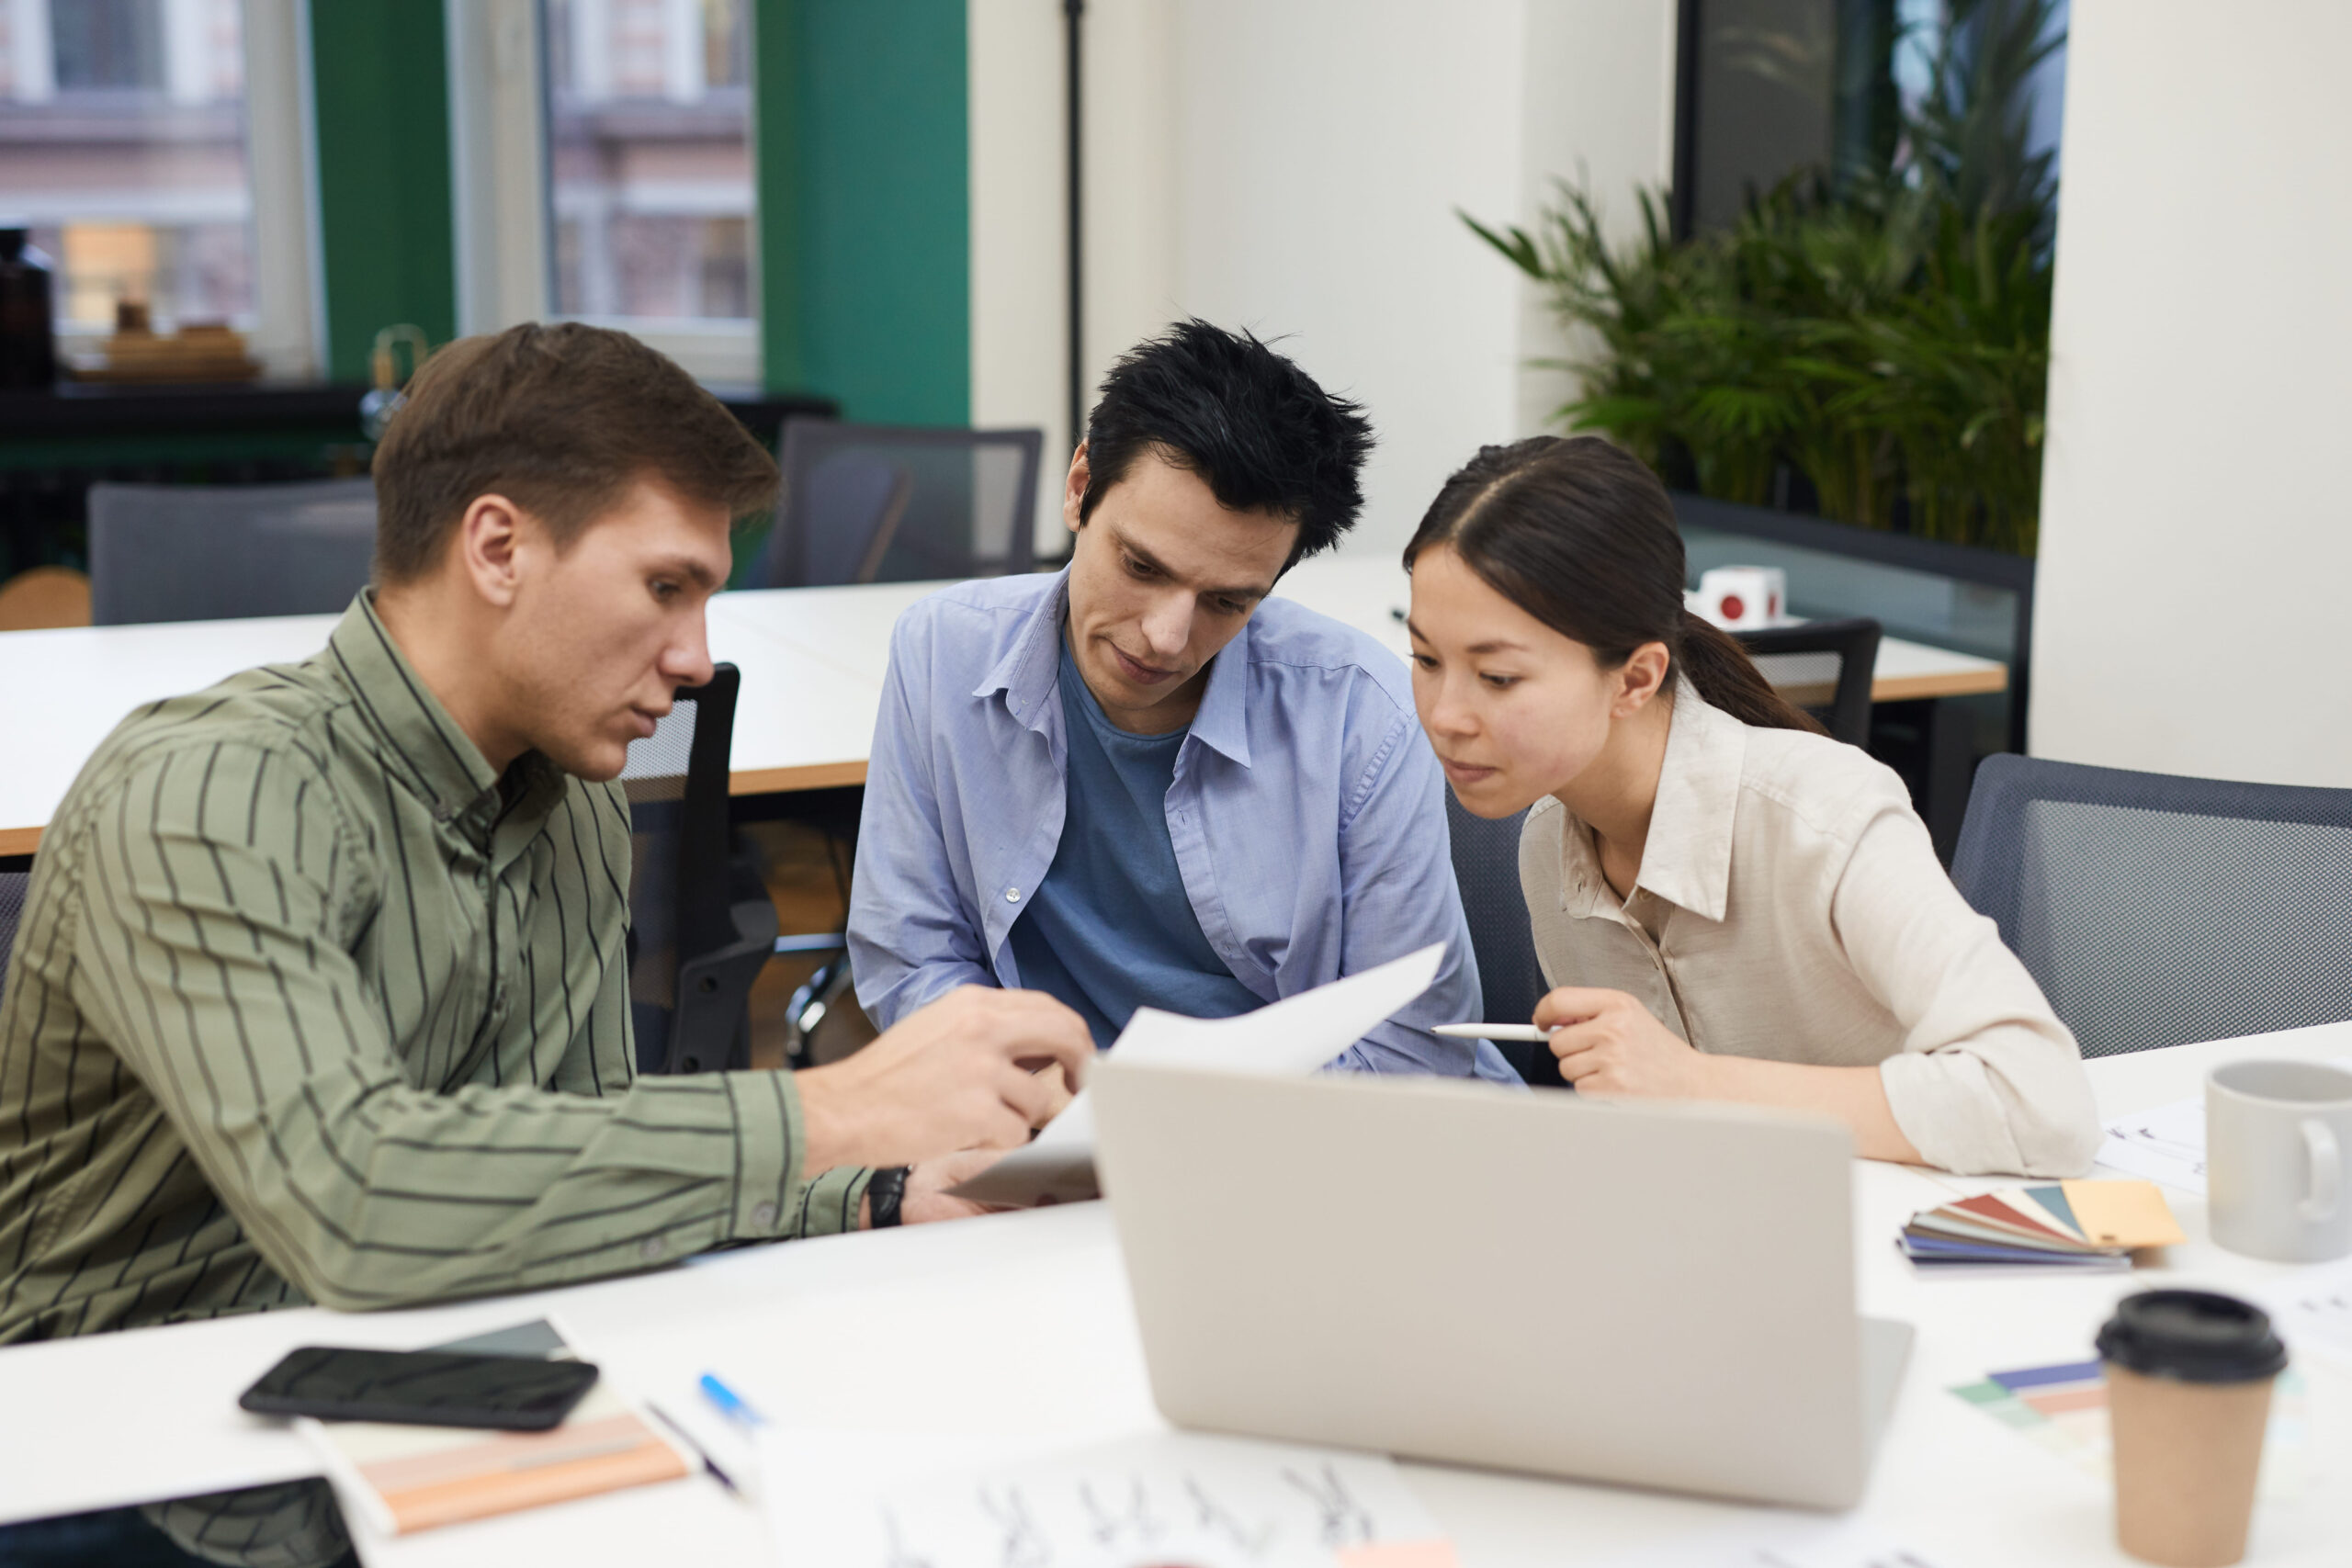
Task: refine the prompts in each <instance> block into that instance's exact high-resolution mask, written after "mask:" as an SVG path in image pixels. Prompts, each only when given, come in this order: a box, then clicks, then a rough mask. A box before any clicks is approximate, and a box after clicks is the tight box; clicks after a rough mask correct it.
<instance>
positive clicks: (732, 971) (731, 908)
mask: <svg viewBox="0 0 2352 1568" xmlns="http://www.w3.org/2000/svg"><path fill="white" fill-rule="evenodd" d="M740 682H741V676H740V675H739V674H738V672H737V671H736V669H735V666H733V665H732V664H721V665H719V666H718V668H717V669H716V670H715V671H713V672H712V675H711V679H710V682H709V683H708V684H707V685H702V686H688V687H685V688H684V689H682V690H681V691H679V693H678V694H677V697H676V702H675V705H674V706H673V707H672V708H671V710H670V712H669V714H668V716H666V717H664V718H663V719H662V722H661V723H660V725H659V726H657V727H656V728H655V729H654V731H653V733H652V735H651V736H650V737H648V738H647V739H643V740H639V741H636V742H633V743H632V744H631V745H630V747H629V749H628V764H627V765H626V766H625V767H623V769H622V770H621V787H622V788H623V789H624V790H626V791H627V792H628V809H629V893H628V908H629V987H628V994H629V1019H630V1023H631V1025H632V1027H633V1029H634V1031H635V1033H636V1036H637V1065H638V1070H639V1071H640V1072H647V1073H694V1072H705V1071H714V1070H717V1069H719V1068H724V1067H742V1066H749V1065H750V1062H751V1025H750V1007H749V1003H750V998H751V994H752V980H753V979H755V978H756V977H757V976H758V975H759V972H760V966H761V965H762V964H765V963H766V962H767V960H768V958H769V957H770V955H772V954H773V953H775V905H774V904H772V903H770V902H769V900H768V897H767V893H766V891H765V889H763V888H762V887H760V886H758V885H757V882H756V880H754V882H753V884H752V886H751V887H750V888H748V889H747V888H745V887H744V886H741V879H740V878H739V877H738V876H737V875H736V874H735V871H734V867H733V865H732V863H731V860H730V856H729V831H728V821H727V780H728V769H729V752H730V750H732V747H733V742H734V735H735V696H736V691H737V688H738V686H739V684H740Z"/></svg>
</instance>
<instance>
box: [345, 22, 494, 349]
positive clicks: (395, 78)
mask: <svg viewBox="0 0 2352 1568" xmlns="http://www.w3.org/2000/svg"><path fill="white" fill-rule="evenodd" d="M310 11H311V73H312V75H311V82H312V92H313V98H314V102H315V104H316V106H317V111H316V112H317V122H318V141H319V145H318V171H319V248H320V251H321V253H322V255H321V262H322V268H323V271H324V273H325V277H326V297H327V298H326V324H327V374H328V376H329V377H330V378H333V379H334V380H337V381H364V380H366V379H368V351H369V349H370V348H371V347H372V346H373V345H374V344H375V341H376V333H377V332H378V330H379V329H380V328H383V327H387V326H390V325H391V324H392V323H393V322H395V321H413V322H415V323H416V324H417V325H418V326H420V327H423V328H424V332H425V335H426V336H427V337H429V338H431V339H432V340H433V341H434V343H435V344H443V343H447V342H448V341H449V339H451V338H453V337H455V336H456V335H457V333H458V276H457V261H456V249H455V245H456V231H455V228H454V225H455V222H456V218H455V215H454V209H453V208H452V205H451V199H450V197H451V191H450V180H449V90H448V57H447V51H446V45H445V41H444V36H443V30H442V6H441V4H440V0H311V6H310Z"/></svg>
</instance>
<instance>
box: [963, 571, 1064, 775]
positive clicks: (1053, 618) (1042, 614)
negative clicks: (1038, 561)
mask: <svg viewBox="0 0 2352 1568" xmlns="http://www.w3.org/2000/svg"><path fill="white" fill-rule="evenodd" d="M1068 604H1069V568H1068V567H1064V568H1062V570H1060V571H1059V572H1057V573H1056V574H1055V577H1054V586H1053V588H1052V590H1051V591H1050V592H1047V593H1046V596H1045V597H1044V598H1043V599H1041V600H1039V601H1038V603H1037V607H1036V608H1035V609H1034V610H1032V611H1030V612H1029V619H1028V620H1027V621H1026V622H1024V623H1023V626H1022V627H1021V633H1020V635H1019V636H1018V637H1014V638H1013V639H1012V647H1011V648H1009V649H1005V652H1004V657H1003V658H1001V659H1000V660H997V661H996V667H995V668H994V669H992V670H990V671H989V672H988V674H987V675H986V676H985V677H984V678H983V679H982V680H981V682H980V683H979V684H978V685H977V686H975V687H973V688H972V695H974V696H976V697H988V696H991V695H993V694H996V693H998V692H1002V693H1003V694H1004V702H1005V706H1007V707H1009V708H1011V709H1012V716H1013V717H1015V718H1017V719H1019V720H1020V721H1021V722H1022V723H1023V725H1025V726H1027V727H1028V728H1031V729H1034V730H1036V731H1038V732H1039V733H1041V734H1042V733H1043V732H1044V731H1045V728H1046V710H1047V709H1048V708H1050V707H1051V706H1053V705H1052V704H1051V703H1050V702H1048V701H1047V700H1046V699H1047V698H1048V697H1050V696H1051V695H1052V694H1053V692H1054V682H1055V680H1056V678H1057V677H1058V676H1059V674H1060V673H1061V658H1062V653H1061V642H1062V612H1063V609H1064V607H1065V606H1067V605H1068Z"/></svg>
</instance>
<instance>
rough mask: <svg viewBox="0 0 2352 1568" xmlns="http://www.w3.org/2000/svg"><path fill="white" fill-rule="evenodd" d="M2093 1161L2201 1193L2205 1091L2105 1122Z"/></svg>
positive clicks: (2203, 1175)
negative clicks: (2152, 1109) (2189, 1098)
mask: <svg viewBox="0 0 2352 1568" xmlns="http://www.w3.org/2000/svg"><path fill="white" fill-rule="evenodd" d="M2098 1163H2099V1164H2101V1165H2103V1166H2107V1167H2109V1168H2112V1169H2115V1170H2120V1171H2124V1172H2127V1173H2129V1174H2131V1175H2132V1176H2140V1177H2145V1178H2146V1179H2148V1180H2150V1181H2154V1182H2159V1183H2161V1184H2163V1185H2164V1186H2166V1187H2175V1188H2178V1189H2179V1190H2181V1191H2183V1192H2194V1193H2196V1194H2197V1195H2198V1196H2199V1197H2200V1198H2201V1197H2203V1196H2204V1195H2205V1097H2204V1096H2203V1095H2201V1094H2200V1095H2199V1096H2198V1097H2197V1098H2195V1099H2194V1100H2174V1101H2173V1102H2172V1103H2171V1104H2170V1105H2159V1106H2157V1107H2156V1108H2155V1109H2154V1111H2141V1112H2140V1113H2139V1114H2138V1115H2136V1116H2119V1117H2117V1118H2116V1119H2115V1120H2114V1121H2112V1122H2109V1123H2108V1124H2107V1137H2106V1139H2105V1141H2104V1142H2102V1143H2101V1144H2100V1145H2099V1149H2098Z"/></svg>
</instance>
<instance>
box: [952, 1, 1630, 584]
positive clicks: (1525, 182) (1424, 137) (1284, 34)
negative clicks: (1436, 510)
mask: <svg viewBox="0 0 2352 1568" xmlns="http://www.w3.org/2000/svg"><path fill="white" fill-rule="evenodd" d="M1673 14H1674V6H1673V4H1672V0H1456V3H1454V4H1451V5H1448V6H1430V5H1428V4H1426V3H1424V0H1093V3H1092V4H1090V5H1089V6H1088V7H1087V23H1086V26H1087V103H1086V122H1087V124H1086V131H1087V158H1088V164H1087V190H1086V197H1087V249H1088V260H1087V266H1088V279H1087V291H1086V293H1087V299H1086V312H1087V321H1086V338H1087V343H1086V349H1087V355H1086V357H1087V360H1088V362H1089V364H1090V365H1091V366H1092V367H1094V368H1093V371H1092V377H1093V378H1099V377H1100V375H1101V372H1102V369H1103V367H1106V366H1107V365H1108V364H1109V362H1110V360H1111V359H1112V357H1113V356H1114V355H1116V354H1117V353H1118V352H1119V351H1120V350H1122V349H1124V348H1125V347H1126V346H1127V345H1128V344H1132V343H1134V342H1135V341H1136V339H1137V338H1139V337H1141V336H1143V335H1145V334H1146V333H1150V332H1153V331H1156V330H1157V329H1158V328H1159V327H1160V326H1161V325H1163V324H1164V323H1166V322H1167V321H1169V320H1170V319H1171V318H1172V317H1175V316H1177V315H1181V314H1198V315H1201V316H1204V317H1206V318H1208V319H1209V320H1211V321H1217V322H1219V323H1221V324H1225V325H1231V326H1248V327H1250V328H1251V329H1252V330H1254V331H1256V332H1258V333H1261V335H1263V336H1266V337H1269V338H1280V339H1282V340H1283V341H1282V344H1281V346H1282V348H1283V352H1285V353H1287V354H1289V355H1292V356H1293V357H1295V358H1296V359H1297V360H1298V361H1299V363H1300V364H1301V365H1303V366H1304V367H1306V369H1307V370H1308V371H1309V372H1310V373H1311V374H1313V375H1314V376H1315V377H1316V378H1317V379H1318V380H1320V381H1321V382H1322V383H1323V384H1324V385H1325V386H1326V387H1327V388H1329V389H1332V390H1334V391H1338V392H1342V393H1345V394H1347V395H1349V396H1352V397H1355V398H1358V399H1361V400H1363V401H1364V402H1365V403H1366V404H1367V405H1368V406H1369V408H1370V411H1371V413H1372V417H1373V420H1374V424H1375V425H1376V426H1377V428H1378V429H1379V431H1380V434H1381V442H1380V446H1379V447H1378V448H1377V450H1376V454H1375V456H1374V459H1373V461H1372V463H1371V465H1370V467H1369V468H1368V470H1367V473H1366V476H1365V493H1366V506H1365V510H1364V515H1363V522H1362V523H1361V524H1360V525H1358V528H1357V530H1356V533H1355V534H1354V536H1352V537H1351V542H1350V546H1349V548H1350V549H1351V551H1356V552H1368V553H1374V554H1380V555H1389V554H1393V553H1394V552H1396V551H1397V549H1398V548H1399V547H1401V546H1402V545H1403V543H1404V541H1405V539H1406V537H1407V536H1408V535H1409V534H1410V532H1411V530H1412V526H1413V525H1414V523H1415V522H1417V521H1418V520H1419V515H1420V513H1421V510H1422V509H1423V508H1424V507H1425V506H1426V505H1427V504H1428V502H1429V501H1430V497H1431V496H1432V495H1434V494H1435V493H1436V491H1437V487H1438V485H1439V483H1440V482H1441V481H1442V479H1444V477H1445V475H1446V474H1448V473H1449V472H1451V471H1452V470H1453V468H1455V467H1456V466H1458V465H1459V464H1460V463H1461V462H1462V461H1463V460H1464V459H1465V458H1467V457H1469V456H1470V454H1471V453H1472V452H1473V451H1474V450H1475V449H1476V447H1477V446H1480V445H1481V444H1482V443H1486V442H1490V441H1498V440H1508V439H1510V438H1511V437H1513V436H1515V435H1519V434H1526V433H1528V432H1530V431H1532V430H1533V429H1536V428H1538V427H1539V423H1540V421H1541V420H1542V419H1543V417H1544V416H1545V415H1547V414H1548V413H1549V412H1550V411H1551V410H1552V409H1553V408H1555V407H1556V406H1557V405H1558V403H1559V402H1560V401H1561V400H1562V398H1563V397H1564V396H1565V388H1564V386H1563V384H1562V382H1561V380H1560V378H1558V377H1556V376H1545V375H1538V374H1531V373H1529V372H1528V371H1527V370H1526V369H1525V368H1524V361H1525V360H1526V359H1528V358H1530V357H1551V356H1556V355H1559V354H1560V353H1561V352H1562V348H1563V345H1562V344H1561V343H1560V342H1559V340H1558V338H1557V335H1556V333H1555V331H1554V330H1553V329H1552V327H1551V324H1550V321H1549V318H1548V315H1547V314H1546V313H1545V312H1544V310H1543V308H1542V303H1541V301H1540V299H1537V298H1536V297H1535V295H1534V293H1533V291H1532V289H1530V288H1524V287H1522V285H1521V282H1520V280H1519V278H1518V276H1517V274H1515V273H1514V272H1513V271H1512V270H1511V269H1510V266H1509V265H1507V264H1506V263H1504V262H1503V261H1502V260H1501V258H1500V257H1498V256H1496V255H1494V254H1492V253H1491V252H1490V251H1488V250H1487V248H1486V247H1485V245H1483V244H1482V243H1480V242H1479V241H1478V240H1477V239H1476V237H1475V236H1474V235H1472V234H1471V233H1470V232H1469V231H1468V230H1466V229H1465V228H1464V227H1463V225H1462V224H1461V222H1460V220H1458V219H1457V218H1456V217H1455V216H1454V211H1455V209H1457V208H1460V209H1466V210H1468V211H1470V212H1473V213H1476V214H1477V215H1478V216H1479V217H1480V218H1482V219H1484V220H1488V221H1490V222H1491V221H1520V222H1526V221H1531V220H1532V217H1533V214H1534V211H1535V207H1536V204H1537V203H1538V202H1539V201H1541V200H1543V199H1544V197H1546V196H1547V195H1548V191H1549V186H1550V180H1551V177H1552V176H1553V175H1569V176H1572V177H1573V176H1575V175H1577V174H1578V172H1579V170H1581V171H1582V172H1583V173H1584V174H1585V175H1587V176H1588V177H1589V179H1590V181H1591V185H1592V188H1593V189H1595V190H1596V191H1597V192H1599V193H1600V194H1601V196H1602V197H1603V200H1604V202H1605V203H1606V205H1607V207H1608V209H1609V210H1610V212H1611V216H1612V217H1623V218H1626V219H1630V216H1631V214H1632V211H1633V200H1632V186H1633V185H1634V183H1635V182H1636V181H1647V182H1657V181H1662V180H1663V179H1665V177H1666V176H1667V174H1668V168H1669V166H1670V161H1671V156H1672V129H1671V128H1672V110H1673V92H1672V86H1673V81H1672V74H1673V56H1674V36H1673V26H1674V24H1673ZM968 17H969V25H970V28H971V59H972V160H973V207H972V230H973V239H972V245H973V252H972V254H973V318H974V320H973V408H974V416H975V418H976V419H979V420H982V421H984V422H990V421H1002V422H1013V421H1017V422H1019V423H1037V424H1043V425H1045V426H1046V430H1047V432H1048V446H1049V448H1052V449H1056V450H1059V451H1067V450H1068V443H1067V438H1066V436H1065V435H1064V434H1063V433H1062V431H1061V426H1062V425H1063V424H1064V423H1066V420H1065V418H1064V416H1063V413H1062V412H1061V411H1062V405H1063V400H1064V395H1063V386H1064V379H1063V368H1062V367H1063V359H1062V355H1063V353H1064V349H1063V343H1064V338H1063V326H1062V321H1061V312H1062V304H1061V300H1062V294H1061V290H1062V288H1063V277H1064V274H1063V271H1062V260H1061V244H1062V232H1063V231H1062V217H1061V209H1060V201H1061V194H1060V192H1061V187H1060V183H1059V182H1060V172H1061V164H1060V142H1059V137H1060V130H1061V107H1060V100H1059V93H1060V81H1061V78H1060V60H1061V56H1060V50H1059V43H1058V30H1057V29H1058V28H1059V17H1060V6H1059V5H1058V4H1057V0H973V4H972V5H971V6H970V8H969V11H968ZM1049 466H1050V465H1049Z"/></svg>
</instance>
